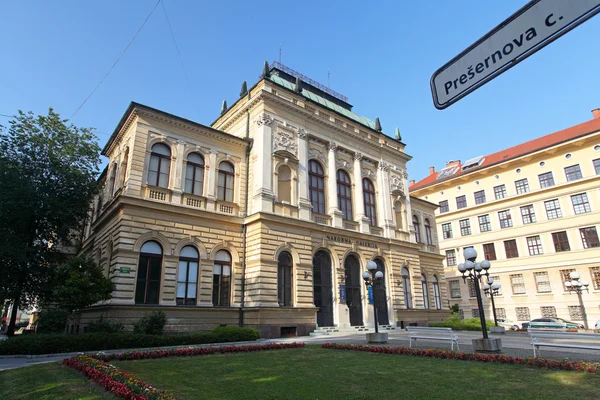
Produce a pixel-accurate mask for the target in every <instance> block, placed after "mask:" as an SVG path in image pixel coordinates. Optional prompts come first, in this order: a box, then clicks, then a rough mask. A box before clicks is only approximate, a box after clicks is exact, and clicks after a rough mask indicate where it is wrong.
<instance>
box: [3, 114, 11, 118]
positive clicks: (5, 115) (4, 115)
mask: <svg viewBox="0 0 600 400" xmlns="http://www.w3.org/2000/svg"><path fill="white" fill-rule="evenodd" d="M0 117H7V118H12V117H13V116H12V115H8V114H0Z"/></svg>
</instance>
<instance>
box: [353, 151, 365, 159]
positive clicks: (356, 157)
mask: <svg viewBox="0 0 600 400" xmlns="http://www.w3.org/2000/svg"><path fill="white" fill-rule="evenodd" d="M354 159H355V160H356V161H360V160H362V159H363V155H362V153H359V152H356V153H354Z"/></svg>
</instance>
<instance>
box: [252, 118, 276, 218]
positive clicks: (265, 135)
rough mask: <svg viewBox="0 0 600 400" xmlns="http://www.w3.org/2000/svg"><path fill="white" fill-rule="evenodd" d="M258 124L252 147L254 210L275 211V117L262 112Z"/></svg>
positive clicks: (257, 120) (254, 211)
mask: <svg viewBox="0 0 600 400" xmlns="http://www.w3.org/2000/svg"><path fill="white" fill-rule="evenodd" d="M256 124H257V125H258V128H256V129H257V131H256V134H255V135H254V146H253V147H252V152H253V153H254V154H253V158H254V171H253V187H252V196H253V197H252V212H253V213H256V212H268V213H272V212H273V200H274V199H275V196H274V194H273V156H272V154H271V147H272V142H273V129H272V125H273V118H272V117H271V116H270V115H269V114H266V113H264V114H262V115H260V116H259V117H258V118H257V119H256Z"/></svg>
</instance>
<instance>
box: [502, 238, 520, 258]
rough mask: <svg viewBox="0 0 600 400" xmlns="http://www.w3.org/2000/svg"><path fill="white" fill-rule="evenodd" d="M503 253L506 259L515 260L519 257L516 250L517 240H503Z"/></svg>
mask: <svg viewBox="0 0 600 400" xmlns="http://www.w3.org/2000/svg"><path fill="white" fill-rule="evenodd" d="M504 251H505V252H506V258H516V257H519V249H518V248H517V240H516V239H511V240H505V241H504Z"/></svg>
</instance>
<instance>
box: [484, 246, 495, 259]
mask: <svg viewBox="0 0 600 400" xmlns="http://www.w3.org/2000/svg"><path fill="white" fill-rule="evenodd" d="M483 256H484V257H485V259H486V260H488V261H494V260H495V259H496V248H495V247H494V243H487V244H484V245H483Z"/></svg>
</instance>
